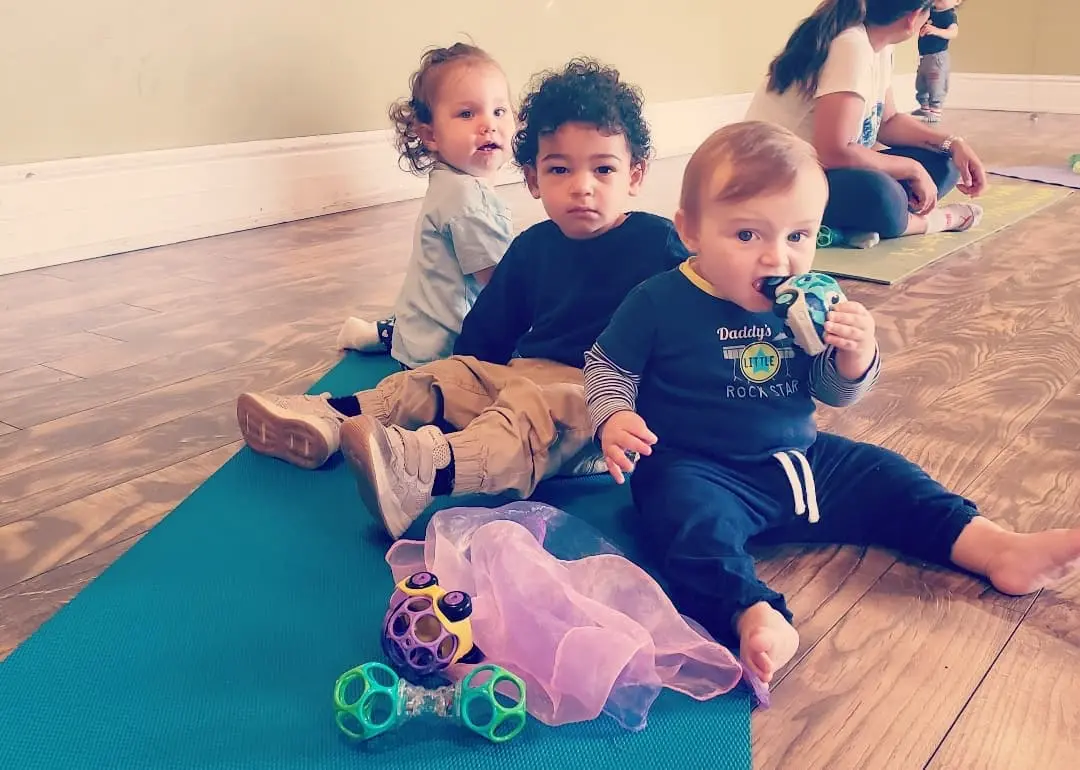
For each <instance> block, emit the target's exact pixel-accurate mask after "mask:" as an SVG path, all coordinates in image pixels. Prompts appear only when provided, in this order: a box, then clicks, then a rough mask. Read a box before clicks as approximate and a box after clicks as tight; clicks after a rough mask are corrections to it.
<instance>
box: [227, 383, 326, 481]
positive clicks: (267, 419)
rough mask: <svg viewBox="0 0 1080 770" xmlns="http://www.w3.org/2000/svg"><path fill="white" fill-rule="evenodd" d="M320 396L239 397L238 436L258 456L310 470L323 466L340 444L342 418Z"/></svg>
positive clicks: (255, 394) (250, 395)
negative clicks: (261, 455) (241, 437)
mask: <svg viewBox="0 0 1080 770" xmlns="http://www.w3.org/2000/svg"><path fill="white" fill-rule="evenodd" d="M328 396H329V394H328V393H323V394H322V395H319V396H277V395H273V394H270V393H241V394H240V397H239V398H237V399H236V421H237V422H238V423H239V424H240V435H242V436H243V437H244V441H245V442H247V445H248V446H249V447H251V448H252V449H253V450H255V451H256V452H258V453H259V454H263V455H269V456H270V457H276V458H277V459H279V460H284V461H285V462H288V463H292V464H293V465H297V466H299V467H301V468H307V469H309V470H312V469H314V468H318V467H319V466H321V465H322V464H323V463H325V462H326V461H327V460H328V459H329V458H330V455H332V454H333V453H334V452H336V451H337V450H338V446H339V445H340V443H341V439H340V427H341V423H342V422H344V420H345V415H343V414H341V412H338V411H337V410H336V409H333V408H332V407H331V406H330V404H329V403H328V402H327V398H328Z"/></svg>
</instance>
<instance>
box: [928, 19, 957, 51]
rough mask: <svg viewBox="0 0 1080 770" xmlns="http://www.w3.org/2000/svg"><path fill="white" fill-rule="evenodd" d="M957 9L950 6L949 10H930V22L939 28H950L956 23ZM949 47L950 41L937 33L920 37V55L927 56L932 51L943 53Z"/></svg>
mask: <svg viewBox="0 0 1080 770" xmlns="http://www.w3.org/2000/svg"><path fill="white" fill-rule="evenodd" d="M956 23H957V21H956V10H955V9H953V8H950V9H949V10H947V11H930V24H931V25H932V26H934V27H937V28H938V29H948V28H949V27H951V26H952V25H953V24H956ZM948 49H949V41H948V40H946V39H945V38H943V37H938V36H937V35H922V36H920V37H919V55H920V56H925V55H927V54H931V53H941V52H942V51H947V50H948Z"/></svg>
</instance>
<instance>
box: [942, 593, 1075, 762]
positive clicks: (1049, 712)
mask: <svg viewBox="0 0 1080 770" xmlns="http://www.w3.org/2000/svg"><path fill="white" fill-rule="evenodd" d="M1077 597H1080V592H1077V591H1073V592H1071V598H1069V599H1064V598H1054V597H1049V598H1047V597H1039V600H1038V601H1037V602H1036V603H1035V606H1034V607H1033V608H1032V610H1031V612H1029V613H1028V615H1027V617H1025V618H1024V622H1023V623H1022V624H1021V625H1020V628H1019V629H1017V631H1016V634H1015V635H1014V636H1013V637H1012V639H1010V640H1009V643H1008V645H1007V646H1006V647H1005V651H1004V652H1003V653H1002V655H1001V657H1000V658H999V659H998V660H997V661H996V662H995V664H994V667H993V668H992V669H990V673H989V674H988V675H987V677H986V680H985V681H984V682H983V683H982V684H981V685H980V687H979V690H978V692H976V693H975V697H974V698H973V699H972V700H971V703H969V704H968V706H967V708H965V709H964V713H963V714H962V715H961V717H960V719H959V721H958V722H957V723H956V725H955V727H953V729H952V730H950V731H949V735H948V737H947V738H946V739H945V742H944V743H943V744H942V746H941V748H940V749H939V750H938V752H937V753H936V754H934V757H933V760H932V761H931V762H930V764H929V766H928V767H929V768H930V770H952V768H959V767H971V768H976V767H977V768H980V770H983V769H985V770H1074V768H1076V766H1077V761H1078V758H1080V602H1078V601H1077Z"/></svg>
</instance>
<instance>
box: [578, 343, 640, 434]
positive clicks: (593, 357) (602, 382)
mask: <svg viewBox="0 0 1080 770" xmlns="http://www.w3.org/2000/svg"><path fill="white" fill-rule="evenodd" d="M640 382H641V377H640V376H638V375H636V374H632V373H630V372H628V371H626V370H625V369H621V368H620V367H618V366H616V365H615V363H614V362H613V361H612V360H611V359H610V358H608V356H607V354H606V353H604V350H603V348H601V347H600V344H599V343H597V344H595V345H593V346H592V349H591V350H589V351H588V352H587V353H586V354H585V403H586V404H587V405H588V407H589V418H590V419H591V420H592V426H593V435H595V434H596V432H597V431H598V430H600V426H601V425H603V424H604V422H605V421H607V419H608V418H609V417H611V415H613V414H615V413H616V412H622V411H631V412H632V411H633V410H634V406H635V404H636V403H637V391H638V385H639V384H640Z"/></svg>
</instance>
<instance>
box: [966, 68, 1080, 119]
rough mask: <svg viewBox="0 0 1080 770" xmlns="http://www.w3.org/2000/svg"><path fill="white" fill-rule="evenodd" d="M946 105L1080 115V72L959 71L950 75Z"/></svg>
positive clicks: (975, 108)
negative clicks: (1072, 73) (1037, 73)
mask: <svg viewBox="0 0 1080 770" xmlns="http://www.w3.org/2000/svg"><path fill="white" fill-rule="evenodd" d="M946 105H947V107H948V108H949V109H966V110H1000V111H1003V112H1033V113H1040V112H1049V113H1058V114H1062V115H1080V76H1070V75H984V74H981V73H973V72H968V73H965V72H958V73H956V74H954V75H953V76H952V77H951V78H950V79H949V95H948V98H947V100H946Z"/></svg>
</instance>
